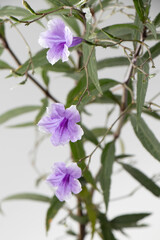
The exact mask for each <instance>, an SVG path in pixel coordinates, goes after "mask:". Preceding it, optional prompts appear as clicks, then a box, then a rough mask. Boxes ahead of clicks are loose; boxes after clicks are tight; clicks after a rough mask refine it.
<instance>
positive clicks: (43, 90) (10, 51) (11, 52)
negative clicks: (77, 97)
mask: <svg viewBox="0 0 160 240" xmlns="http://www.w3.org/2000/svg"><path fill="white" fill-rule="evenodd" d="M0 39H1V40H2V43H3V46H4V48H5V49H7V50H8V52H9V53H10V55H11V56H12V58H13V59H14V61H15V62H16V63H17V65H18V66H21V65H22V64H21V62H20V60H19V59H18V57H17V56H16V55H15V53H14V52H13V51H12V49H11V47H10V46H9V44H8V41H7V40H6V38H4V37H3V36H2V35H0ZM26 77H28V78H29V79H30V80H31V81H32V82H33V83H34V84H35V85H36V86H37V87H38V88H39V89H41V91H42V92H43V93H44V94H45V95H46V96H47V97H48V98H50V99H51V100H53V101H54V102H59V101H58V100H57V99H56V98H55V97H53V96H52V95H51V93H50V92H49V90H48V89H45V88H44V87H43V86H42V85H41V84H40V83H39V82H38V81H37V80H36V79H35V78H34V77H33V76H32V75H30V74H29V73H26Z"/></svg>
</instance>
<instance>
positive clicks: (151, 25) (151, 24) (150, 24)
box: [145, 22, 157, 39]
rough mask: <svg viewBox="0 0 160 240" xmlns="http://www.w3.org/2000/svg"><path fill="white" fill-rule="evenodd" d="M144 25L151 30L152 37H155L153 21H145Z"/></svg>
mask: <svg viewBox="0 0 160 240" xmlns="http://www.w3.org/2000/svg"><path fill="white" fill-rule="evenodd" d="M145 25H146V27H147V28H148V29H149V30H150V31H151V33H152V34H153V36H154V38H155V39H157V33H156V28H155V26H154V23H153V22H147V23H146V24H145Z"/></svg>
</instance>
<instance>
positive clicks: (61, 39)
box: [39, 18, 82, 65]
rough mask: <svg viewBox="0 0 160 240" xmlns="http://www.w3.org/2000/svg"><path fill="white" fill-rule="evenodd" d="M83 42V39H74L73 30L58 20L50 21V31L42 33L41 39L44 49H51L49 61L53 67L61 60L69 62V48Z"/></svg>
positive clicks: (48, 55)
mask: <svg viewBox="0 0 160 240" xmlns="http://www.w3.org/2000/svg"><path fill="white" fill-rule="evenodd" d="M81 42H82V38H80V37H73V35H72V32H71V30H70V29H69V28H68V27H67V26H65V24H64V22H63V21H62V20H61V19H58V18H55V19H52V20H50V21H49V22H48V31H46V32H42V33H41V34H40V37H39V44H40V45H41V46H42V47H44V48H49V50H48V52H47V59H48V61H49V62H50V63H51V64H52V65H53V64H55V63H56V62H57V61H58V60H59V59H62V62H65V61H68V57H69V54H70V52H69V51H68V48H69V47H74V46H76V45H78V44H79V43H81Z"/></svg>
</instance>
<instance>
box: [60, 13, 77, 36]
mask: <svg viewBox="0 0 160 240" xmlns="http://www.w3.org/2000/svg"><path fill="white" fill-rule="evenodd" d="M62 17H63V19H64V21H65V22H66V23H67V24H68V25H69V26H70V27H71V28H72V29H73V30H74V32H75V33H76V34H77V35H78V36H81V31H80V28H79V25H78V23H77V20H76V19H75V18H74V17H73V16H70V17H67V16H63V15H62Z"/></svg>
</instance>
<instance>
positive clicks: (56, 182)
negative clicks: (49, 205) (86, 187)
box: [47, 162, 82, 201]
mask: <svg viewBox="0 0 160 240" xmlns="http://www.w3.org/2000/svg"><path fill="white" fill-rule="evenodd" d="M81 175H82V172H81V169H80V168H79V167H78V166H77V164H76V163H71V164H70V165H69V166H68V167H66V164H65V163H64V162H57V163H55V164H54V166H53V172H52V173H51V174H50V176H49V177H48V178H47V182H48V183H49V184H50V185H51V186H52V187H56V188H57V190H56V192H55V195H56V196H57V198H58V199H59V200H60V201H66V200H68V199H69V198H70V197H71V196H72V193H74V194H78V193H79V192H80V191H81V190H82V188H81V184H80V182H79V181H78V180H77V178H80V177H81Z"/></svg>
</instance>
